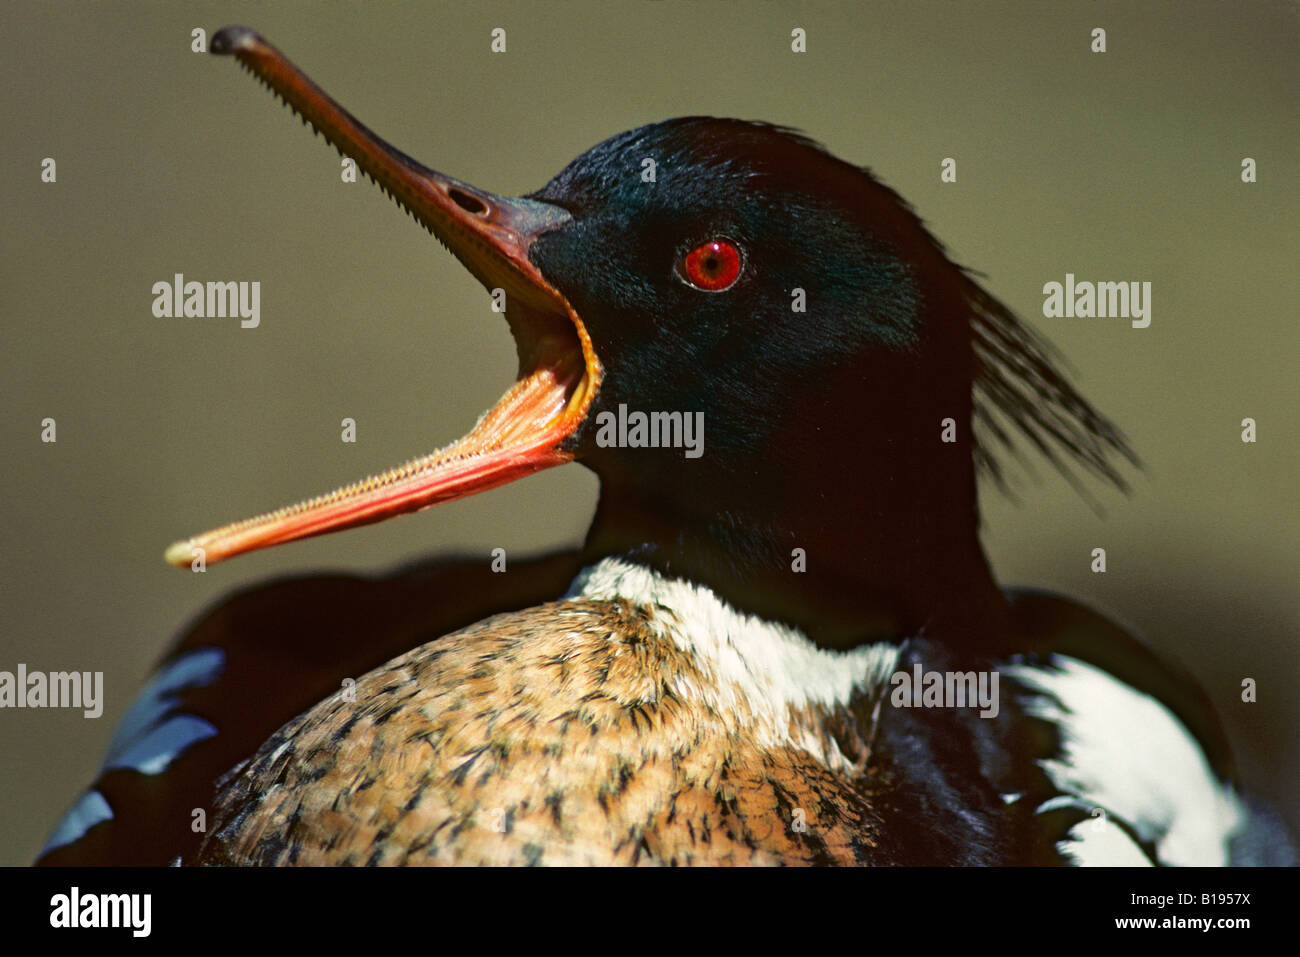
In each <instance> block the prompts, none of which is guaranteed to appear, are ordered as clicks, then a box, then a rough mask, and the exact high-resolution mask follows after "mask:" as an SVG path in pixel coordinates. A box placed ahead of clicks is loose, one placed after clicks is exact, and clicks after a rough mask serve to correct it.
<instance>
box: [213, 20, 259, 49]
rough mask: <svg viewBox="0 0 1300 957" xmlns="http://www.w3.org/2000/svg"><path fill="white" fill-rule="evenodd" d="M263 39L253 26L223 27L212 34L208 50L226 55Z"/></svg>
mask: <svg viewBox="0 0 1300 957" xmlns="http://www.w3.org/2000/svg"><path fill="white" fill-rule="evenodd" d="M261 39H262V38H261V37H259V36H258V35H257V31H256V30H254V29H253V28H252V27H240V26H230V27H222V28H221V29H220V30H218V31H217V32H216V33H214V34H213V35H212V42H211V43H209V44H208V52H209V53H213V54H216V55H217V56H224V55H225V54H228V53H234V52H235V51H237V50H247V49H249V48H250V47H252V46H253V45H254V44H256V43H259V42H261Z"/></svg>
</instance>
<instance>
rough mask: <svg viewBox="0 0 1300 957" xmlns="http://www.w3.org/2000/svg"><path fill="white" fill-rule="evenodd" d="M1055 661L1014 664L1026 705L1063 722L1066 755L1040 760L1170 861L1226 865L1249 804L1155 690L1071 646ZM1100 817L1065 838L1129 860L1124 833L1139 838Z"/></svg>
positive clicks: (1094, 859) (1083, 851) (1066, 788)
mask: <svg viewBox="0 0 1300 957" xmlns="http://www.w3.org/2000/svg"><path fill="white" fill-rule="evenodd" d="M1052 661H1053V664H1054V665H1055V667H1030V666H1026V665H1017V666H1013V667H1011V668H1009V669H1007V670H1008V671H1009V672H1010V674H1011V675H1012V677H1014V678H1016V679H1017V680H1018V681H1020V682H1021V683H1022V684H1023V685H1024V686H1025V687H1026V688H1027V689H1029V691H1031V692H1032V693H1033V696H1032V697H1030V698H1029V699H1028V700H1027V701H1026V702H1025V707H1026V711H1027V712H1028V713H1029V714H1031V715H1033V716H1034V717H1038V718H1042V719H1044V720H1047V721H1050V722H1052V723H1054V724H1055V725H1056V726H1057V727H1058V729H1059V730H1060V735H1061V752H1062V753H1061V755H1060V757H1059V758H1056V759H1051V760H1047V761H1043V762H1041V764H1042V766H1043V769H1044V771H1046V772H1047V775H1048V777H1049V778H1050V779H1051V780H1052V783H1053V784H1054V785H1055V786H1056V787H1057V789H1058V790H1060V791H1062V792H1064V793H1065V794H1068V795H1072V796H1074V797H1075V798H1076V799H1077V801H1078V802H1079V803H1080V806H1081V807H1099V808H1101V809H1102V810H1104V811H1105V812H1106V815H1107V816H1114V817H1118V818H1120V819H1122V820H1124V821H1125V822H1127V823H1128V825H1129V826H1130V827H1132V829H1133V831H1134V832H1135V833H1136V834H1137V835H1138V837H1139V838H1140V839H1141V840H1142V841H1143V842H1144V843H1149V844H1153V845H1154V846H1155V848H1156V857H1157V859H1158V861H1159V862H1160V863H1161V864H1172V865H1179V866H1224V865H1226V864H1227V863H1228V842H1229V839H1230V838H1231V836H1232V834H1233V832H1234V831H1236V830H1237V828H1238V827H1239V826H1240V825H1241V823H1242V820H1243V816H1242V812H1241V806H1240V804H1239V803H1238V801H1237V798H1236V795H1235V794H1234V793H1233V792H1232V790H1231V789H1230V788H1228V787H1226V786H1225V785H1224V784H1222V783H1221V782H1220V781H1219V780H1218V778H1217V777H1215V775H1214V772H1213V771H1212V770H1211V769H1210V766H1209V763H1208V762H1207V761H1206V759H1205V754H1204V752H1203V751H1202V750H1201V747H1200V745H1199V744H1198V743H1197V741H1196V739H1195V738H1194V737H1193V736H1192V735H1191V733H1190V732H1189V731H1188V730H1187V729H1186V728H1185V727H1184V726H1183V725H1182V723H1181V722H1179V721H1178V719H1177V718H1175V717H1174V715H1173V714H1172V713H1171V712H1170V711H1169V710H1168V709H1167V708H1166V707H1165V706H1164V705H1162V704H1161V703H1160V702H1159V701H1157V700H1156V699H1155V698H1153V697H1151V696H1150V695H1147V694H1143V693H1142V692H1140V691H1137V690H1136V689H1134V688H1132V687H1130V686H1129V685H1126V684H1124V683H1123V682H1121V681H1119V680H1118V679H1117V678H1115V677H1114V676H1112V675H1110V674H1108V673H1106V672H1105V671H1102V670H1101V669H1099V668H1095V667H1093V666H1092V665H1089V664H1087V663H1085V662H1082V661H1079V660H1077V659H1075V658H1069V657H1066V656H1056V657H1054V658H1053V659H1052ZM1051 803H1052V802H1048V804H1051ZM1047 806H1048V805H1047V804H1045V805H1044V806H1043V807H1042V808H1040V809H1039V810H1045V809H1047ZM1098 823H1099V822H1092V821H1084V822H1081V823H1080V824H1078V825H1076V826H1075V827H1074V828H1073V829H1072V830H1071V831H1070V839H1069V840H1068V841H1063V842H1061V843H1060V844H1059V845H1058V848H1059V849H1061V850H1062V852H1063V853H1064V854H1066V856H1067V857H1072V858H1073V859H1075V860H1076V862H1078V863H1114V864H1119V863H1123V862H1124V861H1125V860H1126V859H1127V858H1129V857H1130V856H1131V855H1130V854H1129V853H1128V849H1127V848H1125V847H1124V845H1123V842H1122V841H1120V837H1123V838H1124V840H1125V841H1127V842H1128V843H1129V845H1133V842H1132V840H1131V839H1129V838H1128V836H1127V835H1126V834H1124V832H1123V830H1122V829H1120V828H1118V827H1115V826H1114V825H1113V824H1110V822H1106V823H1107V825H1108V826H1107V827H1099V826H1097V824H1098ZM1112 830H1113V831H1115V832H1117V834H1112V833H1111V831H1112ZM1117 835H1118V836H1117ZM1132 849H1133V850H1134V851H1137V853H1138V854H1141V851H1140V850H1138V849H1137V848H1136V846H1135V845H1134V846H1133V848H1132ZM1107 857H1113V858H1115V859H1114V860H1105V858H1107ZM1144 859H1145V858H1144Z"/></svg>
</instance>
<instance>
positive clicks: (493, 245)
mask: <svg viewBox="0 0 1300 957" xmlns="http://www.w3.org/2000/svg"><path fill="white" fill-rule="evenodd" d="M210 49H211V52H212V53H215V54H226V55H233V56H234V57H235V58H236V59H237V60H238V61H239V62H240V64H241V65H243V66H244V67H245V68H246V69H247V70H249V71H250V72H251V73H252V74H253V75H254V76H256V77H257V78H258V79H259V80H261V81H262V82H263V83H265V84H266V85H267V86H268V87H269V88H270V89H271V90H272V92H274V93H275V94H276V95H277V96H279V97H280V98H281V99H282V100H284V101H285V102H286V103H287V104H289V106H290V107H291V108H293V110H294V111H295V112H297V113H298V114H299V115H300V116H302V118H303V119H304V120H305V121H306V122H308V123H310V124H311V125H312V127H313V128H314V129H315V130H316V131H317V132H319V133H321V134H322V135H323V136H324V137H325V139H326V140H328V141H329V142H330V143H332V144H334V146H336V147H337V148H338V149H339V152H341V153H343V154H345V155H347V156H350V157H352V159H354V160H355V161H356V163H357V166H358V167H359V168H360V169H361V170H362V171H363V172H364V173H366V174H367V175H368V176H370V178H371V179H373V180H374V181H375V182H376V183H378V184H379V186H380V188H382V189H383V190H384V191H385V192H387V193H388V194H389V195H390V196H391V197H392V198H393V199H394V200H396V201H397V202H398V203H399V204H400V205H401V206H402V207H403V208H405V209H406V210H407V211H408V212H409V213H410V214H411V215H412V216H413V217H414V218H415V219H416V220H418V221H419V222H420V223H422V224H423V225H424V226H425V228H427V229H428V230H429V231H430V232H432V233H433V234H434V235H435V236H436V237H437V238H438V239H439V240H441V241H442V242H443V243H444V244H445V245H446V246H447V248H448V249H450V250H451V251H452V253H453V254H455V256H456V257H457V258H458V259H459V260H460V261H461V262H462V263H464V264H465V265H466V267H468V269H469V271H470V272H472V273H473V274H474V276H475V277H476V278H477V279H478V280H479V281H480V282H482V283H483V285H484V286H486V287H487V288H488V289H497V288H499V289H503V290H504V291H505V294H506V319H507V321H508V322H509V324H510V328H511V332H512V333H513V335H514V338H515V344H516V347H517V350H518V353H519V377H518V380H517V381H516V382H515V384H514V385H513V386H512V387H511V388H510V390H509V391H508V392H506V394H505V395H504V396H502V397H501V399H500V400H499V401H498V402H497V404H496V405H495V406H493V407H492V409H491V410H489V411H488V412H487V414H486V415H484V416H483V418H482V419H481V420H480V421H479V423H478V425H476V426H475V427H474V429H473V430H472V431H471V432H470V433H469V434H468V435H466V436H465V437H464V438H462V439H459V440H458V441H456V442H453V443H452V444H451V445H448V446H446V447H445V448H443V449H440V450H438V451H437V452H433V453H431V454H429V455H426V456H424V457H422V458H418V459H415V460H413V461H411V462H408V463H406V464H405V465H402V466H400V467H398V468H395V469H391V470H389V471H387V472H384V473H383V474H381V475H376V476H373V477H371V478H368V479H365V480H363V481H360V482H357V483H355V484H353V485H349V486H346V487H344V488H341V489H338V490H337V491H335V492H331V493H329V494H328V495H321V496H319V497H317V498H313V499H309V500H307V501H304V502H300V503H298V504H297V505H290V506H288V507H286V508H281V509H277V510H275V511H274V512H268V513H267V514H265V515H259V516H257V517H256V518H250V519H246V520H244V521H241V522H234V523H232V524H230V525H223V526H222V527H221V528H217V529H213V530H212V531H210V532H204V533H203V534H202V535H196V536H194V537H193V538H188V539H184V540H182V541H179V542H176V543H175V544H173V545H172V546H170V547H169V548H168V549H167V552H166V556H165V557H166V559H167V561H168V562H170V563H171V564H173V565H177V566H179V567H186V566H189V565H190V564H191V563H192V562H193V561H194V560H195V559H196V558H197V557H199V556H200V555H201V556H202V557H203V560H204V561H205V562H208V563H210V562H216V561H221V560H222V559H225V558H230V557H231V556H234V555H239V554H241V553H243V552H249V551H253V550H254V549H258V548H267V547H269V546H271V545H279V544H281V543H283V542H291V541H294V540H295V539H299V538H308V537H310V536H312V535H323V534H325V533H326V532H333V531H338V530H340V529H344V528H353V527H355V526H358V525H368V524H370V523H372V522H378V521H382V520H383V519H385V518H389V517H391V516H393V515H401V514H404V513H406V512H416V511H419V510H420V509H424V508H428V507H429V506H431V505H437V504H438V503H440V502H449V501H452V500H453V499H458V498H463V497H465V496H467V495H473V494H474V493H475V492H482V491H486V490H487V489H490V488H496V487H497V486H499V485H504V484H506V483H507V482H512V481H514V480H515V479H519V478H523V477H524V476H526V475H530V474H532V473H533V472H537V471H540V470H541V469H545V468H550V467H551V466H554V465H563V464H564V463H566V462H568V461H571V460H572V458H573V454H572V452H569V451H566V450H565V449H563V448H562V447H561V446H562V445H563V443H564V440H565V439H566V438H568V437H569V436H570V435H572V434H573V432H574V431H575V430H576V429H577V428H578V426H579V425H580V424H581V422H582V420H583V419H584V418H585V416H586V414H587V409H588V407H589V406H590V405H591V401H592V399H593V398H594V396H595V394H596V390H597V389H598V388H599V386H600V377H601V367H600V363H599V361H597V359H596V354H595V352H594V350H593V349H592V345H591V339H590V337H589V336H588V335H587V330H586V329H585V328H584V327H583V324H582V320H581V319H579V317H578V315H577V313H575V312H574V310H573V307H572V306H571V305H569V303H568V301H567V300H566V299H565V298H564V296H563V295H561V294H560V293H559V292H558V291H557V290H556V289H555V288H554V287H553V286H551V284H550V283H549V282H548V281H547V280H546V278H545V277H544V276H543V275H542V274H541V272H539V271H538V269H537V267H536V266H534V265H533V263H532V261H531V260H530V259H529V258H528V250H529V247H530V246H531V245H532V243H533V241H534V240H535V239H536V238H537V237H538V236H539V235H541V234H542V233H545V232H548V231H550V230H553V229H556V228H557V227H559V226H562V225H563V224H564V223H566V222H568V221H569V219H570V216H569V213H568V212H567V211H565V210H563V209H561V208H559V207H557V206H551V205H549V204H546V203H541V202H537V201H535V200H529V199H513V198H504V197H500V196H495V195H493V194H492V193H488V192H484V191H483V190H480V189H476V188H475V187H473V186H470V185H468V184H466V183H462V182H460V181H459V180H456V179H452V178H451V177H450V176H444V175H443V174H441V173H438V172H435V171H434V170H431V169H428V168H426V167H424V166H421V165H420V164H419V163H417V162H415V161H414V160H412V159H411V158H410V157H409V156H406V155H405V154H404V153H401V152H400V151H398V150H396V149H394V148H393V147H392V146H390V145H389V144H388V143H386V142H384V141H383V140H381V139H380V138H379V137H378V136H376V135H375V134H374V133H372V132H370V130H368V129H367V128H366V127H365V126H363V125H362V124H361V123H359V122H357V120H355V119H354V118H353V117H352V116H351V114H349V113H348V112H347V111H346V110H344V109H343V108H342V107H341V106H339V105H338V103H336V102H335V101H334V100H333V99H331V98H330V97H329V96H327V95H326V94H325V92H324V91H323V90H321V89H320V88H319V87H318V86H316V84H314V83H312V81H311V80H309V79H307V77H306V76H304V75H303V73H302V72H301V71H299V70H298V68H297V67H295V66H294V65H293V64H292V63H290V62H289V60H288V59H286V58H285V56H284V55H283V54H281V53H280V51H279V50H277V49H275V47H273V46H271V45H270V44H269V43H267V42H266V41H265V40H263V39H262V38H261V37H260V36H258V35H257V34H256V33H255V32H254V31H252V30H250V29H248V28H247V27H226V28H225V29H223V30H220V31H219V32H217V33H216V34H215V35H214V36H213V37H212V42H211V45H210ZM200 550H201V551H200Z"/></svg>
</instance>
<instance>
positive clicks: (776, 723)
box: [565, 558, 898, 767]
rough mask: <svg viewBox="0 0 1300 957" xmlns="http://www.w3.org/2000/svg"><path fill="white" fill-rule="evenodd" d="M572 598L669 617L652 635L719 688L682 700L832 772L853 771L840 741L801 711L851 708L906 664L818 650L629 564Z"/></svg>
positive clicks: (606, 565) (600, 567)
mask: <svg viewBox="0 0 1300 957" xmlns="http://www.w3.org/2000/svg"><path fill="white" fill-rule="evenodd" d="M565 598H567V599H587V600H597V601H611V600H615V599H620V598H621V599H625V600H627V601H630V602H632V603H634V604H641V605H649V606H651V607H652V608H654V609H655V610H656V611H657V612H659V613H660V614H659V616H658V617H656V618H654V619H651V620H650V622H649V624H650V627H651V628H653V629H654V630H655V631H656V632H657V633H658V634H660V635H661V636H662V637H664V638H668V639H670V640H671V641H672V642H673V643H674V644H675V645H676V646H677V647H678V648H679V649H680V650H682V651H683V652H686V653H687V654H688V655H690V656H691V657H692V658H693V659H694V661H695V663H696V665H697V666H698V667H699V668H700V670H701V671H702V672H703V673H704V674H706V675H708V676H709V677H710V678H711V679H712V681H711V682H710V683H709V686H708V687H705V688H691V687H679V688H677V689H675V690H676V692H677V693H678V694H680V695H681V696H682V697H683V698H684V699H686V700H702V701H704V702H705V703H707V704H709V705H711V706H712V707H714V708H715V709H717V710H718V711H720V712H722V713H724V714H729V713H736V714H743V713H744V712H745V711H748V712H749V715H750V716H751V717H752V719H753V721H754V726H753V728H752V730H753V732H754V733H755V734H756V735H757V736H760V737H761V738H762V739H765V740H764V742H763V743H764V744H766V745H768V746H791V745H792V746H795V747H798V748H801V749H803V750H806V751H809V752H810V753H812V754H813V755H815V756H816V757H818V758H819V759H821V760H822V761H823V762H824V763H825V764H826V765H827V766H829V767H844V766H847V765H848V763H849V762H848V760H847V759H846V758H845V757H844V755H843V754H842V753H841V752H840V750H839V748H838V747H837V746H836V745H835V743H834V742H833V741H829V745H828V744H827V743H824V742H822V741H819V740H818V737H820V736H818V735H814V734H813V733H812V732H811V731H810V730H808V729H806V728H803V727H800V726H798V724H797V723H796V722H795V721H794V720H793V719H794V717H795V714H796V712H800V711H803V710H805V709H807V708H810V707H822V708H826V709H831V708H834V707H836V706H840V705H845V704H847V703H848V702H849V700H850V698H851V697H852V695H853V692H854V691H862V692H864V693H867V694H871V693H873V692H875V691H876V690H878V689H880V688H882V687H884V686H885V685H886V684H887V683H888V681H889V676H890V675H891V674H892V673H893V672H894V671H895V670H896V666H897V662H898V647H897V646H896V645H892V644H889V643H880V644H874V645H864V646H863V647H861V648H855V649H853V650H852V651H845V652H839V651H828V650H826V649H824V648H818V647H817V646H816V645H814V644H813V643H812V642H811V641H810V640H809V639H808V638H807V636H805V635H804V634H803V632H801V631H799V630H797V629H794V628H790V627H788V626H786V625H780V624H776V623H773V622H770V621H765V620H764V619H762V618H759V617H757V616H754V615H748V614H745V613H744V612H740V611H737V610H736V609H734V608H732V607H731V606H730V605H728V604H727V603H726V602H724V601H722V600H721V599H720V598H718V596H717V595H715V594H714V593H713V592H712V591H710V590H709V589H708V588H706V587H705V586H703V585H697V584H691V583H689V582H684V581H678V580H675V579H669V578H665V577H664V576H662V575H660V574H659V573H658V572H655V571H653V570H652V569H649V568H646V567H644V566H642V565H637V564H634V563H632V562H628V561H624V560H623V559H619V558H606V559H602V560H601V561H600V562H597V563H596V564H595V565H592V566H589V567H587V568H584V569H583V570H582V572H581V573H579V575H578V577H577V578H575V579H574V581H573V584H572V586H570V588H569V593H568V594H567V595H565ZM682 683H683V684H684V685H685V684H689V683H688V682H682Z"/></svg>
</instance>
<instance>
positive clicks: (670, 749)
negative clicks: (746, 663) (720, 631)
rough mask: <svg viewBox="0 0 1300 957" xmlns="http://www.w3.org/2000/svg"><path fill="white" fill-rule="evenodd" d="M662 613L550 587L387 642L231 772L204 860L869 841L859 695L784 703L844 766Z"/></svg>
mask: <svg viewBox="0 0 1300 957" xmlns="http://www.w3.org/2000/svg"><path fill="white" fill-rule="evenodd" d="M651 614H653V612H651V610H650V609H649V608H643V607H634V606H632V605H631V604H629V603H627V602H625V601H565V602H560V603H555V604H549V605H542V606H538V607H536V608H532V609H529V610H527V611H524V612H519V613H515V614H508V615H501V616H497V617H495V618H489V619H487V620H485V621H482V622H480V623H478V624H476V625H473V626H471V627H469V628H466V629H464V630H462V631H459V632H456V633H454V634H451V635H448V636H446V637H443V638H440V639H438V640H436V641H433V642H430V643H428V644H425V645H422V646H421V647H419V648H416V649H415V650H413V651H411V652H409V653H407V654H405V655H403V656H402V657H400V658H396V659H394V660H393V661H391V662H389V663H388V664H387V665H385V666H383V667H382V668H379V669H378V670H376V671H373V672H371V673H370V674H368V675H365V676H364V677H362V678H360V679H359V680H358V681H357V683H356V686H355V689H354V694H353V695H352V700H348V699H347V697H345V695H343V694H339V695H336V696H334V697H333V698H330V699H328V700H326V701H323V702H321V703H320V704H318V705H317V706H315V707H314V708H312V709H311V710H310V711H308V712H306V713H305V714H303V715H301V716H299V717H298V718H296V719H294V720H293V721H291V722H289V723H288V724H287V725H285V726H284V727H283V728H281V729H280V730H279V731H278V732H276V733H275V734H274V735H272V737H271V738H270V739H269V740H268V741H267V742H266V744H265V745H263V746H262V748H261V749H260V750H259V751H258V752H257V754H256V755H254V756H253V757H252V758H251V759H249V760H248V761H246V762H244V763H242V764H241V765H240V766H238V767H236V768H235V769H233V770H232V771H231V772H230V773H229V774H227V775H226V776H225V777H224V779H223V780H222V782H221V783H220V787H219V791H218V794H217V798H216V802H215V808H214V811H213V814H212V828H211V831H210V833H209V835H208V837H207V838H206V839H205V841H204V843H203V846H202V849H201V851H200V852H199V857H198V862H199V863H204V864H262V865H265V864H305V865H336V864H385V865H390V864H696V865H700V864H706V865H707V864H819V863H825V864H831V863H838V864H854V863H870V861H871V859H872V857H873V849H874V847H875V836H876V834H877V832H878V827H879V821H878V819H877V817H876V816H875V815H874V814H873V811H872V806H871V794H872V792H873V789H874V785H875V784H876V783H877V782H876V781H875V775H874V773H873V772H872V770H871V768H870V766H869V762H868V760H867V758H868V749H867V746H866V744H865V743H864V741H863V737H864V735H862V733H861V730H860V729H861V726H862V722H861V720H860V717H859V716H855V714H851V713H849V712H848V710H847V709H839V710H838V712H837V713H832V714H824V713H822V714H811V713H804V714H802V715H796V716H792V721H794V722H795V723H796V724H798V725H799V726H800V727H799V728H797V729H796V730H799V731H800V732H801V733H802V734H804V735H805V737H804V738H801V740H806V734H807V733H808V732H809V731H811V733H813V734H814V735H816V736H819V737H820V739H821V740H824V741H825V743H826V744H827V746H828V748H830V749H831V750H833V751H834V753H835V754H836V755H837V756H842V758H843V760H842V761H840V762H838V764H839V766H838V767H835V768H833V769H832V768H831V767H828V766H827V764H826V763H824V761H823V760H822V759H819V758H818V757H815V756H814V755H813V754H812V753H811V752H809V751H807V750H804V749H802V748H796V747H793V746H773V745H772V743H771V742H766V743H764V742H762V741H760V740H757V738H756V736H755V734H754V733H753V730H752V726H751V724H750V723H748V722H747V720H746V719H747V715H746V713H745V709H744V708H743V707H742V708H739V709H737V708H728V709H727V711H726V713H721V712H720V710H719V709H717V708H714V707H712V706H711V705H710V704H709V703H708V699H709V697H710V696H709V695H708V694H701V693H699V689H702V688H707V684H708V682H710V681H713V680H715V679H714V678H713V677H712V676H710V675H709V674H707V673H705V671H704V670H703V669H702V668H701V666H700V664H699V663H698V662H695V661H693V660H692V658H691V656H690V655H689V654H687V653H684V652H683V651H681V650H680V649H679V648H678V647H677V646H676V644H675V643H674V642H673V641H672V640H671V638H666V637H660V636H658V635H656V631H658V632H663V629H662V628H658V629H655V628H651V627H649V621H650V619H649V616H650V615H651ZM683 679H685V680H683ZM681 689H687V691H685V692H683V691H682V690H681ZM855 710H857V709H855Z"/></svg>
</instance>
